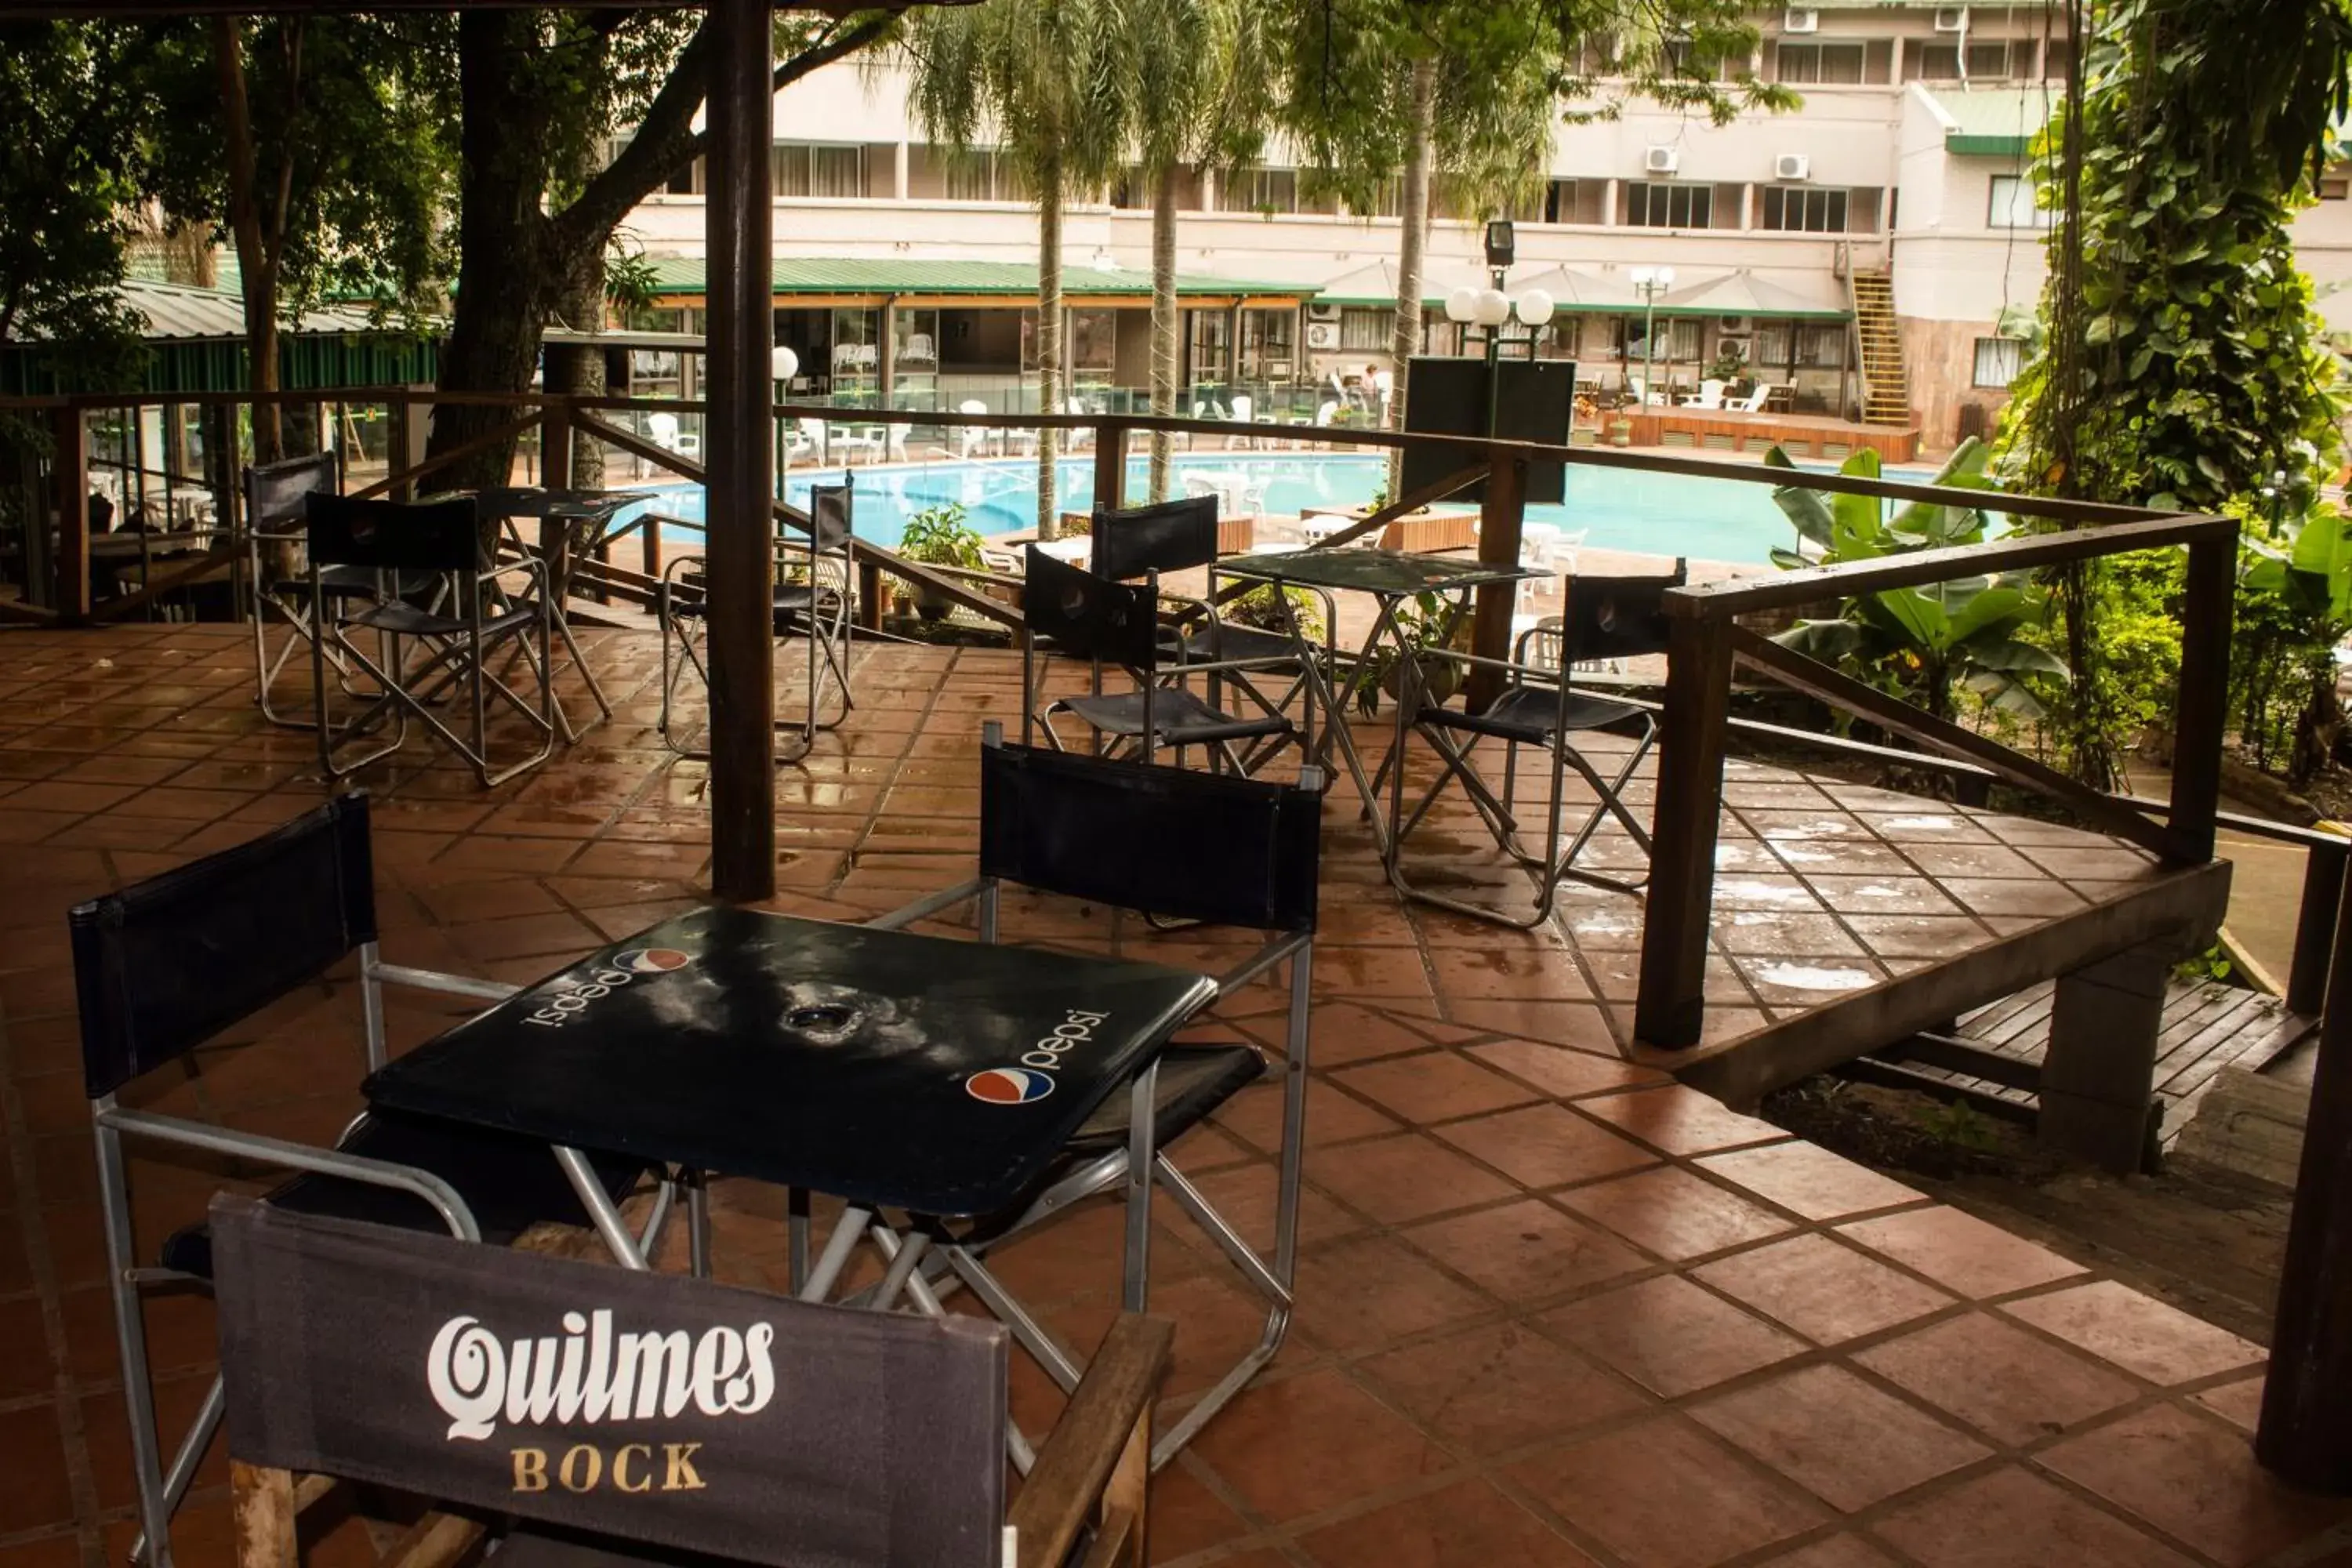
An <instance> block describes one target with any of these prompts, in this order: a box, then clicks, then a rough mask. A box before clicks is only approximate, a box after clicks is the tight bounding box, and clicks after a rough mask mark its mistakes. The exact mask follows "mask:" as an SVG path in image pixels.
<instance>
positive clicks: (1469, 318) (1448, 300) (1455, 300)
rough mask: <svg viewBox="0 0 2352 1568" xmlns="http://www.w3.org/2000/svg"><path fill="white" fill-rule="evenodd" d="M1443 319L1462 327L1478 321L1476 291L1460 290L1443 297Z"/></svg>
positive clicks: (1469, 289)
mask: <svg viewBox="0 0 2352 1568" xmlns="http://www.w3.org/2000/svg"><path fill="white" fill-rule="evenodd" d="M1445 319H1446V320H1447V321H1456V322H1459V323H1461V324H1462V325H1464V326H1465V327H1466V326H1468V325H1469V324H1470V323H1471V322H1473V321H1476V320H1477V319H1478V290H1476V289H1471V288H1467V287H1465V288H1461V289H1455V290H1454V292H1453V293H1451V294H1448V295H1447V296H1446V297H1445Z"/></svg>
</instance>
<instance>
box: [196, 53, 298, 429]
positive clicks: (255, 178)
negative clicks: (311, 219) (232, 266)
mask: <svg viewBox="0 0 2352 1568" xmlns="http://www.w3.org/2000/svg"><path fill="white" fill-rule="evenodd" d="M213 63H214V66H215V68H216V69H217V70H218V72H219V75H220V92H221V117H222V121H223V123H224V127H225V129H226V132H227V136H226V140H227V142H228V146H227V147H226V153H227V158H228V226H229V234H230V236H231V237H233V238H234V239H235V241H236V265H237V275H238V276H237V288H238V291H239V292H240V293H241V294H242V295H243V296H244V302H245V344H246V361H247V364H246V385H247V388H248V389H249V390H251V391H254V392H262V393H268V392H276V391H277V390H278V289H277V279H275V278H274V277H273V276H272V273H271V257H270V255H269V251H268V246H267V245H266V244H265V243H264V241H263V238H262V233H261V202H260V196H259V194H258V192H257V185H258V184H259V183H260V170H259V156H260V155H259V153H257V150H256V149H255V146H254V142H253V111H252V107H251V105H250V103H249V102H248V101H247V98H246V89H245V29H244V24H243V23H241V22H239V21H238V20H237V18H236V17H234V16H218V17H215V18H214V22H213ZM280 431H281V426H280V423H279V410H278V408H277V406H276V405H272V404H263V403H257V404H255V405H254V408H253V460H254V461H255V462H257V463H274V462H276V461H278V459H279V458H283V457H284V456H285V455H286V443H285V440H284V438H283V437H282V435H281V434H280Z"/></svg>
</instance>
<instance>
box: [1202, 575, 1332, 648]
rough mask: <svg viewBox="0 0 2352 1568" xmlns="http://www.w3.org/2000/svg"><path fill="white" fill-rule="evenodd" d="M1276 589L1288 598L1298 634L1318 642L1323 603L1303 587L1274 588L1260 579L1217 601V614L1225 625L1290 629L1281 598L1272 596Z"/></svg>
mask: <svg viewBox="0 0 2352 1568" xmlns="http://www.w3.org/2000/svg"><path fill="white" fill-rule="evenodd" d="M1277 593H1279V594H1280V595H1282V596H1283V597H1285V598H1287V599H1288V600H1289V601H1290V613H1291V615H1292V616H1295V617H1297V623H1298V635H1299V637H1302V638H1304V639H1305V640H1306V641H1307V642H1310V643H1318V642H1321V641H1322V640H1323V637H1324V632H1325V627H1324V625H1323V606H1322V605H1321V603H1320V602H1319V601H1318V600H1317V599H1316V597H1315V595H1312V594H1310V593H1308V592H1307V590H1306V589H1304V588H1283V589H1279V590H1277V589H1276V587H1275V585H1274V584H1271V583H1261V584H1258V585H1257V586H1256V587H1255V588H1252V589H1251V590H1250V591H1249V592H1248V593H1246V594H1244V595H1241V596H1240V597H1239V598H1236V599H1234V600H1232V601H1230V602H1228V603H1226V604H1223V605H1219V606H1218V608H1217V614H1218V616H1219V617H1220V618H1222V619H1223V622H1224V624H1225V625H1227V626H1249V627H1252V628H1254V629H1255V630H1258V631H1267V632H1286V631H1288V630H1290V624H1289V622H1288V621H1287V620H1286V619H1285V618H1284V616H1283V614H1282V604H1281V600H1280V599H1277V598H1276V594H1277Z"/></svg>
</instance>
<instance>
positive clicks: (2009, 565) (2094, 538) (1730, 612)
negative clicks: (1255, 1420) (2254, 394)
mask: <svg viewBox="0 0 2352 1568" xmlns="http://www.w3.org/2000/svg"><path fill="white" fill-rule="evenodd" d="M1962 493H1964V494H1968V493H1973V494H1974V495H1975V496H1976V498H1977V499H1976V500H1975V502H1974V503H1972V504H1976V505H1983V504H1984V502H1985V497H1984V493H1983V492H1982V491H1976V492H1962ZM2000 505H2001V507H2002V509H2003V510H2011V511H2017V512H2020V513H2022V512H2025V511H2026V510H2028V509H2027V508H2025V507H2023V506H2011V504H2010V498H2009V497H2007V496H2003V497H2001V498H2000ZM2237 537H2238V524H2237V521H2236V520H2234V519H2232V518H2226V517H2151V518H2145V519H2143V520H2142V521H2136V522H2117V523H2110V524H2107V525H2105V526H2102V527H2098V528H2079V529H2075V530H2074V531H2072V532H2067V533H2022V534H2014V535H2011V536H2010V537H2008V538H2005V539H1995V540H1991V541H1989V542H1986V543H1983V544H1956V545H1953V546H1951V547H1950V548H1949V549H1946V550H1916V551H1912V552H1908V553H1906V554H1902V555H1893V556H1885V557H1882V558H1880V559H1878V560H1875V561H1864V562H1853V563H1848V564H1845V565H1842V566H1810V567H1807V568H1806V569H1805V570H1803V571H1801V572H1782V573H1780V574H1777V575H1775V576H1770V577H1727V578H1725V579H1723V580H1722V581H1720V582H1715V583H1696V584H1692V585H1690V586H1689V587H1687V588H1678V589H1676V590H1675V592H1673V593H1671V594H1669V595H1666V613H1667V614H1668V615H1675V616H1703V617H1706V618H1707V619H1711V620H1727V619H1729V618H1730V617H1732V616H1745V615H1751V614H1754V613H1755V612H1756V611H1759V610H1787V609H1794V608H1797V607H1799V606H1801V605H1818V604H1822V603H1824V602H1826V601H1828V600H1831V599H1845V598H1852V597H1853V595H1857V594H1875V593H1879V592H1882V591H1884V590H1885V589H1888V588H1917V587H1923V586H1926V585H1927V584H1931V583H1948V582H1950V581H1951V580H1952V579H1954V578H1957V577H1979V576H1989V575H1993V574H2000V573H2003V572H2025V571H2031V570H2033V569H2035V568H2038V567H2042V566H2056V565H2062V564H2063V563H2066V562H2069V561H2089V560H2093V559H2095V558H2096V557H2099V556H2102V555H2122V554H2126V553H2128V552H2131V551H2135V550H2156V549H2161V548H2164V547H2167V546H2170V545H2175V544H2197V543H2200V542H2203V543H2217V542H2218V543H2229V542H2233V541H2235V540H2236V538H2237Z"/></svg>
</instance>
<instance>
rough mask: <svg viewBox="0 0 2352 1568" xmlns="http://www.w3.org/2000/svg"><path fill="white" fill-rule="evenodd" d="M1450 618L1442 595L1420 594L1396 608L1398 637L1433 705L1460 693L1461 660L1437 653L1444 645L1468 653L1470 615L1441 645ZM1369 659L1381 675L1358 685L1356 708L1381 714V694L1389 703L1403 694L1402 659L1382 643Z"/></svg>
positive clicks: (1424, 695) (1460, 620) (1426, 699)
mask: <svg viewBox="0 0 2352 1568" xmlns="http://www.w3.org/2000/svg"><path fill="white" fill-rule="evenodd" d="M1448 614H1449V611H1448V608H1447V605H1446V603H1445V600H1444V596H1443V595H1438V594H1435V593H1422V594H1416V595H1413V598H1412V603H1410V604H1405V605H1398V606H1397V612H1396V630H1397V638H1398V640H1399V641H1401V642H1402V644H1403V645H1404V646H1405V647H1408V648H1411V649H1412V654H1413V663H1414V665H1415V666H1416V668H1418V669H1419V670H1420V673H1421V689H1422V700H1423V701H1424V702H1428V703H1431V704H1437V703H1443V702H1444V701H1445V700H1447V699H1449V698H1451V697H1452V696H1453V695H1454V693H1455V692H1456V691H1459V690H1460V689H1462V676H1463V666H1462V664H1461V662H1460V661H1459V660H1457V659H1452V658H1444V656H1443V654H1442V653H1441V652H1439V651H1438V650H1439V649H1440V648H1441V647H1442V648H1444V649H1447V650H1450V651H1453V652H1455V653H1467V652H1468V651H1469V649H1470V617H1469V616H1466V615H1465V616H1460V617H1459V618H1458V619H1456V620H1455V621H1454V635H1453V636H1452V637H1450V638H1448V639H1446V640H1445V641H1444V643H1442V644H1441V642H1440V641H1439V633H1440V631H1441V629H1442V628H1443V627H1444V625H1445V621H1446V618H1447V616H1448ZM1365 657H1366V661H1367V662H1368V663H1369V664H1370V666H1371V668H1373V669H1374V670H1376V671H1378V677H1377V679H1370V680H1362V681H1360V682H1359V684H1358V685H1357V687H1356V706H1357V707H1358V708H1359V709H1360V710H1362V711H1363V712H1365V713H1366V714H1368V715H1369V714H1374V713H1378V712H1379V711H1380V710H1381V693H1382V692H1386V693H1388V695H1389V697H1390V698H1391V700H1394V699H1396V698H1397V697H1398V696H1399V688H1400V687H1401V686H1402V671H1401V669H1400V668H1399V665H1400V663H1401V661H1400V660H1399V659H1398V658H1397V650H1396V648H1395V647H1393V646H1391V645H1390V644H1387V643H1382V644H1381V646H1380V647H1377V648H1374V649H1373V650H1371V651H1370V653H1369V654H1367V655H1366V656H1365Z"/></svg>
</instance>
